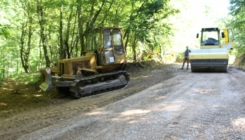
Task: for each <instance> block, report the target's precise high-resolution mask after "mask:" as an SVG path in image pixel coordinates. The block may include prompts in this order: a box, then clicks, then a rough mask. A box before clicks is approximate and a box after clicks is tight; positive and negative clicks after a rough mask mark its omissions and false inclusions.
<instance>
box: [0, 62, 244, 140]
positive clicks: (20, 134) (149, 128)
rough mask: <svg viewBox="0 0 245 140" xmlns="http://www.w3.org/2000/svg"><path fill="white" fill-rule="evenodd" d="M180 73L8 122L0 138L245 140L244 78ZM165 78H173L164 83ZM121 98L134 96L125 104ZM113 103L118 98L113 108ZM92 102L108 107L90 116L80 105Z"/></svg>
mask: <svg viewBox="0 0 245 140" xmlns="http://www.w3.org/2000/svg"><path fill="white" fill-rule="evenodd" d="M177 68H179V65H177V66H176V65H174V66H172V67H168V68H167V69H158V70H155V71H151V72H150V73H151V74H152V75H151V74H149V75H148V76H147V75H145V76H139V77H137V76H133V78H132V83H131V85H130V86H129V87H128V88H126V89H121V90H119V91H113V92H109V93H104V94H103V96H102V95H97V96H93V97H87V98H86V99H80V100H76V101H70V102H68V103H66V104H61V105H60V106H57V104H56V105H55V106H53V107H52V106H50V107H49V108H41V109H39V110H35V111H31V112H27V113H26V114H25V113H22V114H19V115H16V116H13V117H11V118H8V119H5V120H3V121H2V122H1V126H0V138H1V139H23V140H26V139H57V140H58V139H59V140H60V139H61V140H62V139H63V140H67V139H77V140H80V139H85V140H94V139H97V140H108V139H112V140H116V139H118V140H121V139H128V140H129V139H130V140H132V139H136V140H138V139H139V140H141V139H146V140H148V139H156V140H158V139H171V140H172V139H173V140H175V139H193V140H194V139H195V140H196V139H232V140H233V139H245V88H244V83H245V78H244V77H245V73H244V72H243V71H239V70H236V69H234V68H229V70H228V73H191V72H190V71H187V70H183V71H181V70H178V69H177ZM161 75H169V77H168V78H167V77H165V78H166V79H161V78H163V77H161ZM142 78H143V79H142ZM148 79H149V81H148ZM154 79H155V80H156V81H157V82H156V81H154ZM146 81H147V82H146ZM150 83H152V86H150V85H151V84H150ZM142 84H143V85H142ZM135 86H136V87H137V88H136V87H135ZM144 87H145V88H146V89H144ZM139 89H144V90H142V91H140V90H139ZM131 92H136V94H130V93H131ZM122 93H123V94H122ZM116 94H118V95H125V96H127V95H129V94H130V95H131V96H128V97H127V98H124V99H121V96H120V97H119V96H115V95H116ZM112 95H113V96H112ZM108 97H112V98H113V99H111V98H110V99H111V102H110V103H109V104H108V101H106V100H108V99H109V98H108ZM117 98H118V99H117ZM116 100H117V101H116ZM93 101H101V102H100V104H108V105H105V106H103V105H101V106H103V107H96V106H94V108H95V109H90V110H89V109H88V107H87V109H88V111H86V110H84V109H81V108H84V106H83V107H82V106H80V105H79V103H80V104H82V105H85V104H86V103H87V104H88V105H90V106H91V102H93ZM105 102H107V103H105ZM94 105H96V104H95V103H94ZM97 105H98V104H97ZM98 106H100V105H98ZM92 108H93V107H92Z"/></svg>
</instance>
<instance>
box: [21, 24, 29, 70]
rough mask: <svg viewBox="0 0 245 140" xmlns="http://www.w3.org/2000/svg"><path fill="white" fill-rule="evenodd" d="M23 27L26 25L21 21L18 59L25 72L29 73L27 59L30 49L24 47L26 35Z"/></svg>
mask: <svg viewBox="0 0 245 140" xmlns="http://www.w3.org/2000/svg"><path fill="white" fill-rule="evenodd" d="M25 27H26V25H25V24H24V23H23V24H22V28H21V30H22V31H21V37H20V59H21V64H22V67H23V69H24V71H25V73H29V72H30V70H29V65H28V60H29V54H30V49H29V48H27V49H25V36H26V30H25ZM28 38H29V37H28ZM27 47H28V45H27Z"/></svg>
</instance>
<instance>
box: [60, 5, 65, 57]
mask: <svg viewBox="0 0 245 140" xmlns="http://www.w3.org/2000/svg"><path fill="white" fill-rule="evenodd" d="M62 8H63V6H62V5H61V6H60V30H59V32H60V49H59V54H60V59H65V58H66V53H65V49H64V43H63V22H62V20H63V12H62Z"/></svg>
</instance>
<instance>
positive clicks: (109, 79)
mask: <svg viewBox="0 0 245 140" xmlns="http://www.w3.org/2000/svg"><path fill="white" fill-rule="evenodd" d="M86 42H87V43H86V44H87V45H86V53H84V55H83V56H80V57H76V58H70V59H62V60H59V62H58V67H51V68H46V69H45V70H43V72H42V74H43V77H44V78H43V83H42V84H41V85H40V88H41V89H42V90H44V91H48V90H50V89H51V88H52V87H54V86H55V87H56V88H57V89H58V90H59V91H67V92H69V93H71V95H72V96H74V97H76V98H80V97H83V96H86V95H90V94H93V93H100V92H102V91H108V90H114V89H118V88H122V87H126V86H127V85H128V83H129V75H128V73H127V72H126V71H125V68H126V64H127V59H126V52H125V47H124V45H123V38H122V31H121V29H120V28H116V27H101V28H96V29H94V30H93V31H91V32H90V34H89V35H88V37H87V38H86Z"/></svg>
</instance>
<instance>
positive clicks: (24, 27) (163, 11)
mask: <svg viewBox="0 0 245 140" xmlns="http://www.w3.org/2000/svg"><path fill="white" fill-rule="evenodd" d="M169 2H170V0H164V1H163V0H134V1H131V0H124V1H114V0H83V1H81V0H54V1H41V0H37V1H32V0H31V1H29V0H28V1H27V0H20V1H17V0H2V1H0V43H1V44H0V47H1V48H2V49H1V51H2V52H5V53H4V54H3V53H1V55H0V63H1V64H2V65H1V66H0V78H7V77H15V76H17V75H19V74H20V73H23V72H25V71H26V69H25V70H24V65H25V66H26V67H28V69H29V70H28V71H26V72H29V73H35V72H37V71H38V70H39V69H40V68H41V67H44V66H45V63H46V56H48V57H49V59H50V62H51V63H56V62H57V61H58V60H59V59H60V55H61V54H62V52H65V57H68V55H70V57H76V56H79V55H80V52H81V51H82V49H81V48H82V47H83V45H84V44H82V43H80V42H81V41H83V40H84V41H85V42H86V35H87V34H88V32H89V31H90V30H91V29H92V28H95V27H101V26H117V27H121V28H122V29H123V31H124V32H125V34H126V36H124V37H125V41H126V39H127V40H128V43H127V45H128V48H127V51H128V53H127V54H128V56H129V57H128V58H129V59H134V55H136V53H142V52H141V51H142V49H141V50H139V48H138V43H137V42H141V43H142V46H143V51H144V52H148V51H152V52H153V51H154V50H156V51H158V52H159V51H161V49H159V46H160V44H162V43H166V42H165V41H164V42H163V41H162V38H167V37H168V35H170V34H171V25H169V24H168V23H167V22H166V19H167V18H168V17H170V16H172V15H174V14H175V13H178V10H176V9H174V8H172V7H171V6H170V5H169ZM79 13H80V14H81V15H78V14H79ZM79 18H81V19H80V24H79ZM79 30H80V31H81V32H79ZM41 31H43V32H41ZM44 39H45V40H44ZM43 41H45V42H43ZM62 41H63V42H62ZM44 43H45V44H44ZM44 46H45V47H47V48H46V49H47V52H45V50H44V49H43V47H44ZM62 46H63V48H61V47H62ZM45 53H47V55H45ZM18 78H19V77H18Z"/></svg>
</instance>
